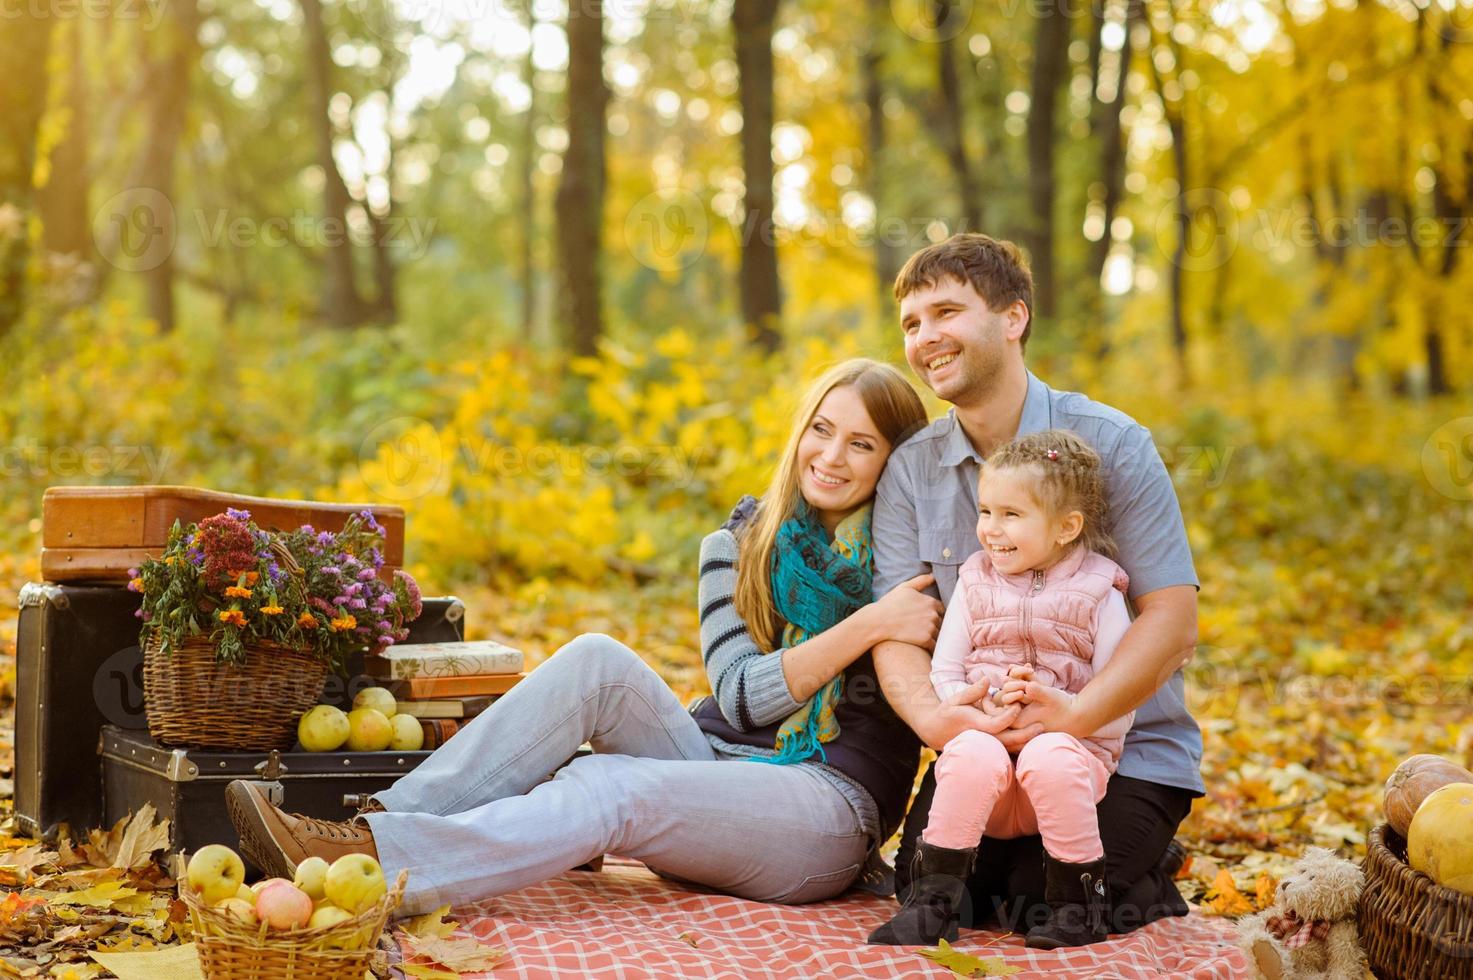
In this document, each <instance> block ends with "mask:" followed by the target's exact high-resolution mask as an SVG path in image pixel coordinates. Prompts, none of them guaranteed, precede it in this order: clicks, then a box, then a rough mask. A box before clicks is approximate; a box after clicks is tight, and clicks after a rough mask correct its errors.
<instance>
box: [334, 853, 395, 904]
mask: <svg viewBox="0 0 1473 980" xmlns="http://www.w3.org/2000/svg"><path fill="white" fill-rule="evenodd" d="M326 891H327V900H328V901H330V902H332V904H334V905H336V906H337V907H338V908H340V909H347V910H348V911H349V912H352V913H353V914H355V915H356V914H358V913H359V912H362V911H364V910H365V909H367V908H369V907H370V906H372V905H373V903H374V902H377V901H378V900H379V899H381V898H383V897H384V894H385V893H386V892H387V891H388V886H387V885H386V884H385V882H384V869H383V868H381V867H379V863H378V862H377V861H375V860H374V859H373V858H371V857H369V856H368V855H367V854H344V855H343V856H342V857H340V858H338V859H337V860H336V861H334V862H333V863H332V867H330V868H328V869H327V886H326Z"/></svg>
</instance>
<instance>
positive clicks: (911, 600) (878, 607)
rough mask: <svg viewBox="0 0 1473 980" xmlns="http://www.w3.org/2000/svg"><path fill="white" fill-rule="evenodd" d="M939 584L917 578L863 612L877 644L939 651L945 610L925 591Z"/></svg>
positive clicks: (873, 603) (900, 585)
mask: <svg viewBox="0 0 1473 980" xmlns="http://www.w3.org/2000/svg"><path fill="white" fill-rule="evenodd" d="M935 581H936V579H935V578H934V577H932V576H930V575H917V576H916V577H915V578H913V579H911V580H910V581H908V582H901V583H900V584H899V585H897V586H895V588H893V589H891V590H890V591H889V592H886V593H885V594H884V595H883V596H881V597H880V599H879V600H878V601H876V602H872V603H870V604H869V605H868V606H865V607H864V609H863V610H861V612H863V613H864V615H865V616H867V617H869V619H870V622H871V623H872V625H873V627H874V630H875V632H874V637H875V643H880V642H883V641H885V640H897V641H899V642H901V643H909V644H910V645H911V646H917V647H921V648H922V649H924V650H932V649H935V647H936V634H937V633H938V632H940V630H941V616H942V614H943V613H944V612H945V607H944V606H942V605H941V600H939V599H933V598H931V597H930V596H928V595H926V593H925V591H924V590H925V589H927V588H929V587H930V586H931V584H932V583H934V582H935ZM974 700H975V699H974Z"/></svg>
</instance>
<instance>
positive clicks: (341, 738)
mask: <svg viewBox="0 0 1473 980" xmlns="http://www.w3.org/2000/svg"><path fill="white" fill-rule="evenodd" d="M348 731H349V728H348V716H347V715H346V714H344V713H343V711H342V709H340V708H334V707H333V706H332V705H330V704H319V705H318V706H317V707H315V708H310V709H308V710H307V712H306V713H305V714H303V715H302V719H301V721H299V722H297V741H299V742H301V743H302V748H304V749H306V750H307V751H308V752H332V751H333V750H334V749H338V748H341V747H342V744H343V743H344V742H346V741H347V740H348Z"/></svg>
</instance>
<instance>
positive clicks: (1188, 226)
mask: <svg viewBox="0 0 1473 980" xmlns="http://www.w3.org/2000/svg"><path fill="white" fill-rule="evenodd" d="M1165 36H1166V38H1167V39H1168V40H1169V39H1170V37H1171V33H1170V31H1169V30H1168V31H1167V32H1166V35H1165ZM1163 43H1167V42H1165V41H1163ZM1155 44H1156V39H1155V37H1154V32H1153V36H1152V39H1151V48H1150V49H1149V50H1147V52H1146V60H1147V61H1148V62H1149V63H1150V66H1151V78H1152V80H1153V81H1154V82H1155V85H1156V94H1157V95H1159V96H1160V97H1161V105H1162V107H1163V111H1164V112H1165V114H1166V124H1167V128H1168V129H1170V131H1171V160H1172V163H1173V165H1174V169H1175V171H1176V185H1177V195H1176V207H1175V212H1176V246H1175V247H1174V248H1173V249H1172V251H1171V270H1170V272H1169V273H1168V279H1169V282H1170V284H1171V348H1172V351H1173V353H1174V354H1175V355H1176V367H1177V378H1178V383H1179V384H1180V385H1181V386H1182V387H1183V388H1185V387H1187V386H1188V385H1190V384H1191V373H1190V366H1189V364H1188V362H1187V322H1186V306H1185V297H1184V295H1183V289H1184V282H1183V278H1182V277H1183V274H1184V272H1185V271H1186V268H1185V267H1186V261H1187V246H1188V245H1189V244H1190V241H1191V234H1192V214H1191V211H1190V210H1189V208H1188V205H1187V126H1186V119H1185V118H1184V117H1183V108H1182V106H1181V104H1180V103H1179V102H1177V101H1175V100H1172V99H1170V98H1168V97H1167V94H1166V81H1165V79H1163V78H1162V77H1161V70H1160V68H1159V67H1157V65H1156V57H1155V50H1154V49H1155ZM1172 51H1173V54H1174V55H1175V56H1176V69H1177V71H1180V70H1181V53H1180V51H1179V50H1178V49H1176V47H1175V45H1173V48H1172Z"/></svg>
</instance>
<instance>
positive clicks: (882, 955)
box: [453, 858, 1253, 980]
mask: <svg viewBox="0 0 1473 980" xmlns="http://www.w3.org/2000/svg"><path fill="white" fill-rule="evenodd" d="M895 908H896V906H895V903H894V902H893V901H885V900H882V899H879V898H875V897H874V896H872V895H867V894H863V893H860V892H850V893H849V894H847V895H845V896H844V897H842V898H838V899H834V900H832V901H828V902H818V903H815V904H812V905H799V906H790V905H765V904H763V903H761V902H749V901H746V900H744V899H740V898H731V897H729V896H725V895H717V894H711V893H706V892H702V891H699V890H696V889H692V888H686V887H683V886H680V885H676V884H672V883H670V882H667V881H665V880H663V879H661V878H658V877H656V876H654V875H653V874H651V873H650V872H649V871H648V870H646V869H645V868H644V866H643V865H640V864H637V863H635V862H629V861H624V860H621V859H618V858H610V859H609V860H608V862H607V863H605V865H604V869H603V871H601V872H592V873H591V872H585V871H570V872H568V873H566V874H563V875H560V876H558V877H556V878H552V879H550V880H548V881H545V882H542V883H541V884H538V885H533V886H532V887H530V888H524V889H522V890H521V891H519V892H514V893H512V894H509V895H502V896H499V897H497V898H493V899H488V900H486V901H484V902H480V903H477V904H475V905H466V906H461V907H459V908H456V909H455V910H454V912H453V915H454V917H455V918H457V919H460V920H461V922H462V923H463V925H464V928H466V929H468V930H469V931H470V932H472V933H474V934H475V936H476V937H477V938H479V939H480V940H481V941H482V942H484V943H487V944H488V945H492V946H499V947H502V948H504V949H505V950H506V951H507V956H506V959H504V960H503V961H502V962H501V964H500V965H499V966H498V967H497V968H496V969H495V971H494V972H492V973H487V974H476V976H485V977H489V978H493V980H511V978H514V977H515V978H525V980H554V978H556V980H566V978H573V977H601V978H611V980H612V978H618V980H647V978H648V980H671V978H685V977H712V978H716V977H721V978H730V980H810V978H818V977H823V978H834V980H839V978H843V980H848V978H853V977H877V978H892V977H893V978H900V977H904V978H912V977H938V978H947V977H954V974H952V973H951V971H949V970H947V969H945V968H943V967H941V966H938V965H937V964H935V963H932V962H931V961H930V960H927V959H925V958H923V957H922V956H920V955H919V954H918V953H917V952H916V951H915V950H914V949H909V948H903V947H893V946H888V947H887V946H868V945H866V944H865V942H864V937H865V936H867V935H869V932H870V930H872V929H874V928H875V927H876V926H878V925H880V924H881V923H882V922H885V921H886V920H887V919H888V918H889V917H890V916H891V915H892V914H893V913H894V911H895ZM1233 935H1234V933H1233V926H1232V923H1231V922H1228V921H1226V920H1223V919H1215V918H1208V917H1205V916H1202V915H1200V914H1197V913H1193V914H1192V915H1190V916H1187V917H1185V918H1176V919H1167V920H1164V921H1160V922H1153V923H1152V924H1151V925H1149V926H1146V927H1145V928H1143V929H1138V930H1136V931H1135V932H1133V933H1130V934H1128V935H1125V936H1121V937H1119V938H1116V939H1112V940H1110V941H1108V942H1105V943H1101V944H1099V945H1095V946H1089V947H1085V948H1080V949H1073V950H1064V951H1055V952H1043V951H1039V950H1031V949H1028V948H1027V947H1025V946H1024V945H1023V939H1022V937H1021V936H1018V935H1004V934H1003V933H1000V932H982V931H964V932H963V933H962V937H961V939H960V940H959V941H958V942H957V943H955V944H954V946H955V948H956V949H959V950H962V951H964V952H968V953H972V954H973V955H977V956H985V957H992V956H1000V957H1002V958H1003V959H1004V960H1006V961H1007V963H1008V964H1009V965H1011V966H1017V967H1021V968H1022V972H1021V973H1016V974H1014V975H1013V976H1014V978H1015V980H1044V978H1050V980H1058V978H1065V977H1078V978H1085V977H1089V978H1098V977H1105V978H1120V980H1136V978H1146V977H1149V978H1151V980H1163V978H1173V980H1176V978H1192V980H1228V978H1232V977H1249V976H1253V972H1252V971H1251V970H1250V969H1249V966H1248V960H1247V958H1246V957H1245V956H1244V955H1243V954H1242V952H1241V951H1239V950H1238V948H1237V947H1236V946H1235V945H1234V940H1233ZM465 976H471V974H465Z"/></svg>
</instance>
